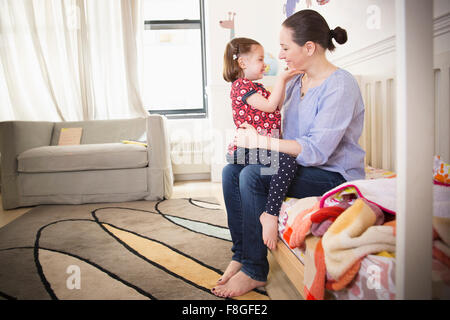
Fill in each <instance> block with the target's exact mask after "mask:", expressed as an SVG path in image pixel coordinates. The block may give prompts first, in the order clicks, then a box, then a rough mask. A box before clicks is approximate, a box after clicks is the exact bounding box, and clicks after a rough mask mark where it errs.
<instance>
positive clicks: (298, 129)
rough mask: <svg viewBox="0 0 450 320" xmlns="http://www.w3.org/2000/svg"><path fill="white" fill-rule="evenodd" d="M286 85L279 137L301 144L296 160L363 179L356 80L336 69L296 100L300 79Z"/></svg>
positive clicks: (348, 177)
mask: <svg viewBox="0 0 450 320" xmlns="http://www.w3.org/2000/svg"><path fill="white" fill-rule="evenodd" d="M302 76H303V75H298V76H296V77H294V78H293V79H291V80H290V81H289V82H288V84H287V85H286V96H285V100H284V105H283V112H284V117H283V138H284V139H288V140H296V141H297V142H298V143H299V144H300V145H301V146H302V152H301V153H300V154H299V155H298V156H297V163H298V164H300V165H302V166H305V167H311V166H315V167H318V168H321V169H324V170H328V171H333V172H339V173H340V174H341V175H342V176H343V177H344V179H345V180H347V181H351V180H357V179H364V178H365V171H364V156H365V152H364V150H363V149H362V148H361V146H360V145H359V144H358V140H359V138H360V136H361V133H362V129H363V125H364V103H363V100H362V96H361V91H360V90H359V86H358V83H357V82H356V79H355V78H354V77H353V76H352V75H351V74H350V73H349V72H347V71H345V70H343V69H337V70H336V71H335V72H334V73H332V74H331V75H330V76H329V77H328V78H327V79H326V80H325V81H324V82H323V83H322V84H321V85H320V86H318V87H314V88H311V89H309V90H308V91H307V92H306V94H305V96H304V97H303V99H300V88H301V78H302Z"/></svg>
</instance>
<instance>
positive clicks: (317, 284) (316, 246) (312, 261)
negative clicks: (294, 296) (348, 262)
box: [303, 236, 326, 300]
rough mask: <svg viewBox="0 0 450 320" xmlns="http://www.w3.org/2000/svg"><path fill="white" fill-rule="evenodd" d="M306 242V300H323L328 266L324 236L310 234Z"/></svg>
mask: <svg viewBox="0 0 450 320" xmlns="http://www.w3.org/2000/svg"><path fill="white" fill-rule="evenodd" d="M305 244H306V250H305V275H304V278H303V284H304V288H303V290H304V293H305V297H306V300H323V298H324V293H325V274H326V268H325V260H324V255H323V247H322V238H319V237H314V236H308V237H306V240H305Z"/></svg>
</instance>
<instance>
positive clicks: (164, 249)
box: [0, 198, 268, 300]
mask: <svg viewBox="0 0 450 320" xmlns="http://www.w3.org/2000/svg"><path fill="white" fill-rule="evenodd" d="M230 249H231V238H230V233H229V230H228V228H227V222H226V214H225V213H224V212H223V210H222V209H221V208H220V206H219V205H218V204H217V203H216V200H215V199H211V198H200V199H170V200H162V201H153V202H151V201H135V202H127V203H119V204H86V205H45V206H39V207H36V208H33V209H31V210H30V211H29V212H27V213H26V214H24V215H23V216H21V217H20V218H18V219H16V220H14V221H13V222H11V223H10V224H8V225H6V226H4V227H3V228H1V229H0V299H75V300H78V299H81V300H83V299H108V300H109V299H132V300H141V299H152V300H158V299H164V300H184V299H194V300H203V299H219V298H217V297H216V296H214V295H213V294H211V292H210V289H211V288H212V287H213V286H214V285H215V283H216V281H217V279H218V278H219V277H220V276H221V275H222V273H223V270H225V268H226V266H227V264H228V262H229V261H230V259H231V250H230ZM236 299H250V300H258V299H268V296H267V294H266V293H265V292H264V291H261V290H258V289H256V290H254V291H251V292H249V293H247V294H246V295H243V296H241V297H236Z"/></svg>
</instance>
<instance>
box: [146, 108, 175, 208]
mask: <svg viewBox="0 0 450 320" xmlns="http://www.w3.org/2000/svg"><path fill="white" fill-rule="evenodd" d="M147 144H148V152H149V154H148V159H149V192H150V194H149V196H148V197H147V198H146V199H147V200H155V199H162V198H166V199H168V198H170V197H171V195H172V190H173V180H174V178H173V171H172V162H171V159H170V143H169V135H168V132H167V118H166V117H164V116H161V115H156V114H155V115H150V116H149V117H148V119H147Z"/></svg>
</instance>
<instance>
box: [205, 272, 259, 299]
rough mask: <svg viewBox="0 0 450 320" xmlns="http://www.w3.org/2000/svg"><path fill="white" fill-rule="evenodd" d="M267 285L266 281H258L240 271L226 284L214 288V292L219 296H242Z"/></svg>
mask: <svg viewBox="0 0 450 320" xmlns="http://www.w3.org/2000/svg"><path fill="white" fill-rule="evenodd" d="M264 285H266V283H265V282H261V281H256V280H253V279H252V278H250V277H249V276H247V275H246V274H245V273H243V272H242V271H239V272H238V273H236V274H235V275H234V276H232V277H231V279H229V281H228V282H227V283H225V284H224V285H219V286H216V287H214V288H212V290H211V291H212V293H214V294H215V295H216V296H218V297H222V298H231V297H238V296H242V295H243V294H245V293H247V292H249V291H251V290H253V289H255V288H258V287H262V286H264Z"/></svg>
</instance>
